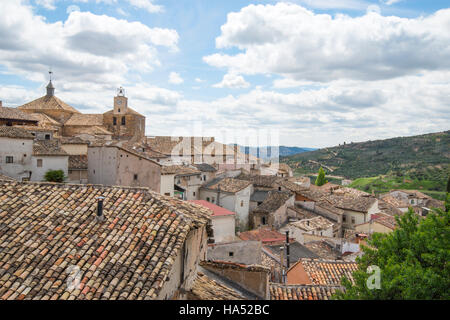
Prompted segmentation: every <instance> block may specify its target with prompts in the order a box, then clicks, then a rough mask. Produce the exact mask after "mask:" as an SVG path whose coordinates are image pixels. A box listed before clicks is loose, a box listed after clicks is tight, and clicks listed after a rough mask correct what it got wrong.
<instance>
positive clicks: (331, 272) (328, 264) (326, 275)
mask: <svg viewBox="0 0 450 320" xmlns="http://www.w3.org/2000/svg"><path fill="white" fill-rule="evenodd" d="M298 263H301V264H302V266H303V268H304V269H305V271H306V273H307V275H308V277H309V279H310V280H311V282H312V283H313V284H320V285H340V284H341V278H342V277H343V276H346V277H347V279H349V280H350V281H352V282H353V276H352V273H353V272H355V271H356V270H358V265H357V264H356V263H354V262H345V261H335V260H321V259H302V260H300V261H299V262H298ZM291 269H292V267H291Z"/></svg>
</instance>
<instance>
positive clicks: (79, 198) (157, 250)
mask: <svg viewBox="0 0 450 320" xmlns="http://www.w3.org/2000/svg"><path fill="white" fill-rule="evenodd" d="M99 196H103V197H105V199H104V201H103V202H104V209H103V212H104V217H105V221H104V222H98V221H97V219H96V210H97V198H98V197H99ZM210 215H211V211H210V210H209V209H206V208H205V209H204V210H203V209H201V208H199V207H198V206H193V205H191V204H190V203H188V202H185V201H181V200H177V199H174V198H171V197H165V196H162V195H160V194H157V193H155V192H152V191H149V190H148V188H127V187H105V186H94V185H70V184H54V183H19V182H7V181H0V231H1V232H0V248H1V250H0V299H18V300H21V299H37V300H41V299H42V300H46V299H51V300H54V299H62V300H65V299H87V300H92V299H154V298H156V297H157V295H158V293H159V291H160V289H161V287H162V286H163V284H164V283H165V281H166V277H167V275H168V272H169V271H170V269H171V267H172V265H173V263H174V260H175V257H176V255H177V254H178V252H179V251H180V248H181V247H182V246H183V243H184V241H185V239H186V236H187V234H188V232H189V230H191V229H192V228H198V227H201V226H203V225H205V224H208V223H209V221H210ZM71 266H78V267H79V268H80V271H81V273H82V277H81V284H80V288H75V289H74V290H73V291H70V290H68V287H67V280H68V277H69V276H70V274H69V273H68V272H67V270H68V268H70V267H71Z"/></svg>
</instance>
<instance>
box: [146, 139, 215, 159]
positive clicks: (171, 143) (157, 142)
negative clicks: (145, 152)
mask: <svg viewBox="0 0 450 320" xmlns="http://www.w3.org/2000/svg"><path fill="white" fill-rule="evenodd" d="M197 139H198V140H199V141H200V143H199V142H198V141H197ZM200 139H202V137H168V136H155V137H146V138H145V142H146V144H147V145H148V146H149V147H150V148H151V149H152V150H155V151H158V152H160V153H163V154H165V155H172V152H174V154H175V155H177V156H178V155H180V152H177V151H181V153H182V155H185V156H188V155H194V154H201V152H202V150H201V149H199V148H198V147H199V146H197V145H200V144H201V145H205V144H209V143H211V141H213V140H214V138H206V139H207V140H206V141H203V140H200ZM211 139H212V140H211ZM174 150H175V151H174Z"/></svg>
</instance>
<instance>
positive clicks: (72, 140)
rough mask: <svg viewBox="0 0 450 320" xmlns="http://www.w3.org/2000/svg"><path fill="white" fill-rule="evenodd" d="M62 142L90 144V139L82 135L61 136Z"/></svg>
mask: <svg viewBox="0 0 450 320" xmlns="http://www.w3.org/2000/svg"><path fill="white" fill-rule="evenodd" d="M59 140H60V141H61V143H62V144H89V142H88V141H86V140H83V139H81V138H80V137H61V138H59Z"/></svg>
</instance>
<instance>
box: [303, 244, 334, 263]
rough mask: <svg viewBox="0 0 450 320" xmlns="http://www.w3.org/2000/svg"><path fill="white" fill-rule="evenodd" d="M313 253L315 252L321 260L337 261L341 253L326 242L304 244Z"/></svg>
mask: <svg viewBox="0 0 450 320" xmlns="http://www.w3.org/2000/svg"><path fill="white" fill-rule="evenodd" d="M304 246H305V247H307V248H308V249H309V250H310V251H311V252H314V253H315V254H316V255H317V256H319V257H320V258H321V259H327V260H336V259H337V258H338V257H340V256H341V253H340V252H339V251H338V250H336V249H335V248H334V247H333V246H332V245H331V244H329V243H327V241H326V240H318V241H311V242H308V243H305V244H304Z"/></svg>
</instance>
